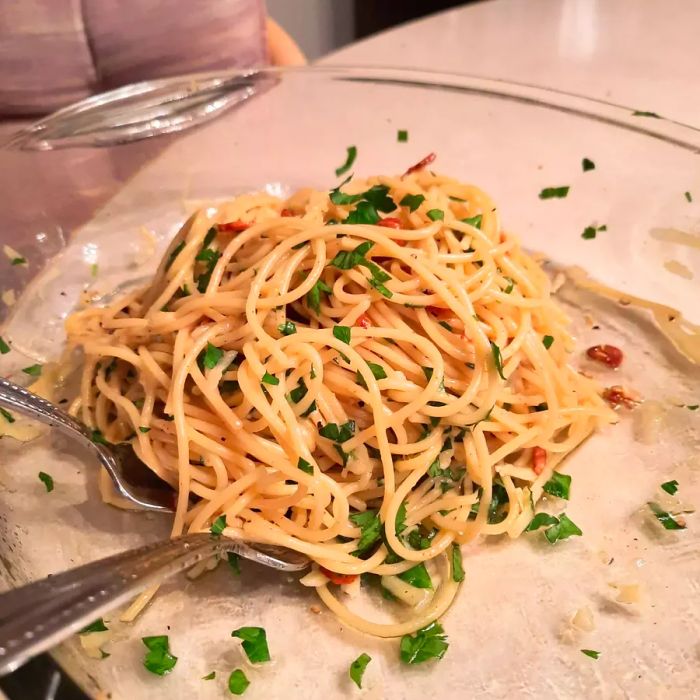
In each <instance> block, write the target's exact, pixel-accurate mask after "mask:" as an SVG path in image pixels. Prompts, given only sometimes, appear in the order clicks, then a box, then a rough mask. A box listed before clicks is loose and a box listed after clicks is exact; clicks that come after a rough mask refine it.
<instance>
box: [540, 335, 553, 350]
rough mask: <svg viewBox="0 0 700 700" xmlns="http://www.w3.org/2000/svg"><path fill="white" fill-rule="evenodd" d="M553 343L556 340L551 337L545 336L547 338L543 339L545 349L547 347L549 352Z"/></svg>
mask: <svg viewBox="0 0 700 700" xmlns="http://www.w3.org/2000/svg"><path fill="white" fill-rule="evenodd" d="M553 342H554V338H553V337H552V336H551V335H545V336H544V337H543V338H542V345H544V347H545V348H546V349H547V350H549V348H551V347H552V343H553Z"/></svg>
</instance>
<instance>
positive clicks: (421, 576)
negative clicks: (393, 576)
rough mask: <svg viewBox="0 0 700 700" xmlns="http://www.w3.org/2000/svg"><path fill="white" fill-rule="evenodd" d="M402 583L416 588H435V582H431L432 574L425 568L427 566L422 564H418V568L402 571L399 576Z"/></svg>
mask: <svg viewBox="0 0 700 700" xmlns="http://www.w3.org/2000/svg"><path fill="white" fill-rule="evenodd" d="M398 576H399V578H400V579H401V580H402V581H405V582H406V583H408V584H409V585H411V586H413V587H414V588H430V589H432V587H433V582H432V581H431V580H430V574H429V573H428V570H427V569H426V568H425V564H424V563H423V562H421V563H420V564H416V566H413V567H411V568H410V569H407V570H406V571H402V572H401V573H400V574H399V575H398Z"/></svg>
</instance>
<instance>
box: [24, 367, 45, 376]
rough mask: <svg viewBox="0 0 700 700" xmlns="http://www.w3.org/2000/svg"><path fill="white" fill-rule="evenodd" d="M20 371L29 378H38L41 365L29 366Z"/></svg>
mask: <svg viewBox="0 0 700 700" xmlns="http://www.w3.org/2000/svg"><path fill="white" fill-rule="evenodd" d="M22 371H23V372H24V373H25V374H28V375H29V376H30V377H38V376H39V375H40V374H41V365H31V366H30V367H25V368H24V369H23V370H22Z"/></svg>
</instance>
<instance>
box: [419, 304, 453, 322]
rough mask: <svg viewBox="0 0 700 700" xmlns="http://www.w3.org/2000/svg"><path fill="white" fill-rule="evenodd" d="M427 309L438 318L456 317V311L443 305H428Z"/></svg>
mask: <svg viewBox="0 0 700 700" xmlns="http://www.w3.org/2000/svg"><path fill="white" fill-rule="evenodd" d="M425 309H426V311H428V313H431V314H432V315H433V316H437V317H438V318H442V319H445V318H454V315H455V312H454V311H452V309H445V308H443V307H442V306H426V307H425Z"/></svg>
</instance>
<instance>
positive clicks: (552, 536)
mask: <svg viewBox="0 0 700 700" xmlns="http://www.w3.org/2000/svg"><path fill="white" fill-rule="evenodd" d="M544 526H548V527H547V529H546V530H545V531H544V536H545V537H546V538H547V541H548V542H549V543H550V544H554V543H555V542H558V541H559V540H565V539H568V538H569V537H573V536H574V535H576V536H577V537H580V536H581V535H582V534H583V532H581V530H580V528H579V527H578V526H577V525H576V524H575V523H574V522H573V521H572V520H571V519H570V518H569V517H568V516H567V515H566V513H562V514H561V515H560V516H559V517H558V518H557V517H556V516H555V515H549V513H538V514H537V515H536V516H535V517H534V518H533V519H532V520H531V521H530V524H529V525H528V526H527V527H526V528H525V532H533V531H534V530H539V529H540V528H541V527H544Z"/></svg>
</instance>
